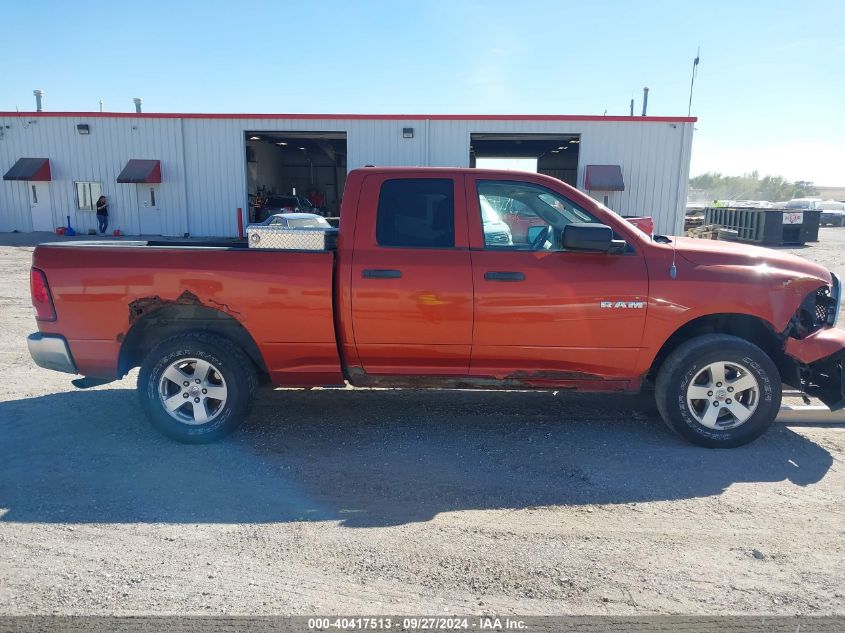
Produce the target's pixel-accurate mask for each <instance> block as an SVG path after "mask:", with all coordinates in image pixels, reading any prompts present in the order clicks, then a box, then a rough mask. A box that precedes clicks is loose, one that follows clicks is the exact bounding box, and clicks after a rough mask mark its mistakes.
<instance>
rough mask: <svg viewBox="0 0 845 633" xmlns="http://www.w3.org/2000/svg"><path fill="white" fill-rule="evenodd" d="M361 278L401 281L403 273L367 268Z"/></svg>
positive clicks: (389, 269) (387, 269) (388, 269)
mask: <svg viewBox="0 0 845 633" xmlns="http://www.w3.org/2000/svg"><path fill="white" fill-rule="evenodd" d="M361 276H362V277H363V278H364V279H399V278H400V277H401V276H402V271H401V270H394V269H391V268H365V269H364V270H363V272H362V273H361Z"/></svg>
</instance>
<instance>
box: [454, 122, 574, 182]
mask: <svg viewBox="0 0 845 633" xmlns="http://www.w3.org/2000/svg"><path fill="white" fill-rule="evenodd" d="M580 144H581V137H580V136H579V135H578V134H518V133H508V134H502V133H491V134H486V133H476V134H472V135H471V136H470V154H469V165H470V167H476V165H477V162H478V159H499V160H500V161H501V166H502V167H504V168H508V167H507V163H508V162H509V160H511V161H512V159H534V160H536V171H537V173H540V174H546V175H548V176H553V177H555V178H558V179H559V180H562V181H563V182H565V183H567V184H570V185H572V186H573V187H575V186H576V183H577V182H578V150H579V148H580ZM486 162H487V161H482V163H486ZM520 164H521V165H525V164H527V163H526V162H524V161H520ZM531 164H533V163H531ZM490 166H493V165H492V163H491V164H490Z"/></svg>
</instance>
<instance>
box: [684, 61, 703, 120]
mask: <svg viewBox="0 0 845 633" xmlns="http://www.w3.org/2000/svg"><path fill="white" fill-rule="evenodd" d="M700 56H701V47H700V46H699V47H698V50H697V51H696V52H695V59H694V60H692V79H691V80H690V82H689V107H688V108H687V116H690V115H691V114H692V88H693V86H694V85H695V76H696V75H697V74H698V60H699V57H700Z"/></svg>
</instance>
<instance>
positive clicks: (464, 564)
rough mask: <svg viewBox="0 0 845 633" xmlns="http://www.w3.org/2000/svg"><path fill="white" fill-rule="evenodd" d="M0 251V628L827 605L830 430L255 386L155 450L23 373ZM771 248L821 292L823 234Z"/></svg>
mask: <svg viewBox="0 0 845 633" xmlns="http://www.w3.org/2000/svg"><path fill="white" fill-rule="evenodd" d="M2 239H3V240H4V243H5V244H7V246H3V247H0V366H2V369H3V372H2V376H3V387H2V390H0V614H23V613H62V614H100V613H117V614H130V613H132V614H140V613H145V614H149V613H156V614H158V613H197V614H217V613H222V612H225V613H230V614H232V613H276V614H288V613H293V614H310V613H335V612H345V613H349V614H378V613H412V612H418V613H419V612H422V613H428V614H436V613H446V612H456V613H464V614H473V613H490V612H497V613H499V614H507V613H518V614H562V613H567V614H602V613H607V614H644V613H683V614H715V613H777V614H794V613H802V614H843V613H845V583H843V569H845V467H844V466H843V456H845V426H843V425H841V424H825V423H821V422H818V423H817V422H809V423H804V424H800V425H786V424H783V423H776V425H775V427H774V428H773V430H772V431H770V432H769V433H768V434H767V435H766V436H764V437H763V438H762V439H760V440H759V441H757V442H756V443H754V444H752V445H750V446H747V447H744V448H741V449H736V450H729V451H711V450H704V449H699V448H695V447H692V446H689V445H687V444H685V443H683V442H682V441H680V440H679V439H677V438H675V437H674V436H673V435H671V434H670V433H669V431H668V430H667V429H666V427H665V426H664V425H663V423H662V422H661V421H660V420H659V419H657V417H656V415H655V413H654V411H653V408H652V407H650V406H649V404H648V402H647V400H645V399H642V398H641V399H636V398H635V399H628V398H624V397H613V398H610V397H607V396H602V397H594V396H579V397H571V396H568V397H566V398H563V397H556V396H554V395H552V394H547V393H504V392H496V393H466V392H464V393H456V392H429V393H415V392H406V391H381V392H366V391H355V390H349V391H324V392H316V391H315V392H300V391H275V392H272V391H268V392H265V393H263V394H262V396H261V398H260V401H259V403H258V405H257V406H256V408H255V410H254V412H253V414H252V415H251V417H250V419H249V421H248V423H247V424H246V425H245V427H244V428H243V429H242V430H241V431H240V432H238V433H237V434H235V435H234V436H233V437H231V438H229V439H228V440H226V441H224V442H222V443H219V444H216V445H211V446H201V447H190V446H181V445H177V444H174V443H172V442H170V441H168V440H166V439H163V438H162V437H160V436H159V435H158V434H157V433H155V432H154V431H153V430H152V429H151V428H150V426H149V425H148V424H147V422H146V421H145V420H144V418H143V417H142V414H141V411H140V408H139V406H138V403H137V401H136V398H135V393H134V391H133V387H134V374H133V375H132V376H130V377H129V378H127V379H126V380H124V381H122V382H119V383H114V384H112V385H108V386H105V387H101V388H97V389H93V390H90V391H76V390H74V389H73V388H72V387H71V385H70V382H69V377H67V376H65V375H62V374H58V373H54V372H49V371H45V370H41V369H38V368H36V367H34V365H33V364H32V363H31V362H30V359H29V356H28V354H27V351H26V344H25V336H26V334H28V333H29V332H31V331H32V330H34V327H35V325H34V321H33V318H32V315H31V309H30V306H29V298H28V282H27V274H28V267H29V260H30V252H31V250H32V249H31V247H27V246H8V244H26V242H27V239H28V238H26V237H23V236H9V235H6V236H3V238H2ZM795 252H797V253H798V254H800V255H802V256H805V257H807V258H809V259H813V260H815V261H819V262H821V263H824V264H826V265H828V266H830V267H832V268H833V269H834V270H837V271H838V272H839V273H840V274H841V275H842V276H843V277H845V229H822V241H821V243H820V244H817V245H813V246H811V247H808V248H804V249H795Z"/></svg>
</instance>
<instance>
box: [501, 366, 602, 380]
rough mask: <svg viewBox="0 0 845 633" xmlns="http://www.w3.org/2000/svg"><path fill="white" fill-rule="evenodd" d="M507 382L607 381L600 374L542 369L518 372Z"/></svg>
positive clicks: (509, 376) (510, 375)
mask: <svg viewBox="0 0 845 633" xmlns="http://www.w3.org/2000/svg"><path fill="white" fill-rule="evenodd" d="M505 379H506V380H519V381H524V382H532V381H547V380H606V378H605V377H604V376H601V375H599V374H591V373H589V372H585V371H563V370H557V369H542V370H538V371H517V372H514V373H512V374H509V375H508V376H506V377H505Z"/></svg>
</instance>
